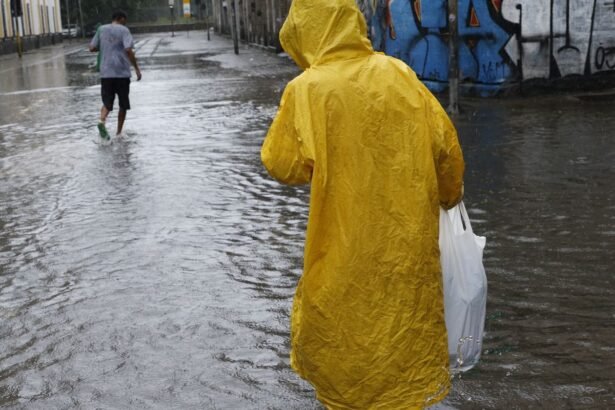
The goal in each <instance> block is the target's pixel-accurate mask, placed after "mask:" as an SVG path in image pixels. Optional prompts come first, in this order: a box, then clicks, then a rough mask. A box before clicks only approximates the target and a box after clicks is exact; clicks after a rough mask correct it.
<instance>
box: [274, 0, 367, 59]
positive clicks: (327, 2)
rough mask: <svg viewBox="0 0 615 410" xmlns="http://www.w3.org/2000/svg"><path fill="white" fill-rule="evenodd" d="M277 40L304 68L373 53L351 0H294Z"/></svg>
mask: <svg viewBox="0 0 615 410" xmlns="http://www.w3.org/2000/svg"><path fill="white" fill-rule="evenodd" d="M280 42H281V44H282V47H283V48H284V50H285V51H286V52H287V53H288V54H289V55H290V56H291V57H292V59H293V60H294V61H295V63H297V65H298V66H299V67H301V68H302V69H304V70H305V69H307V68H309V67H311V66H314V65H318V64H325V63H328V62H331V61H335V60H347V59H351V58H358V57H361V56H364V55H368V54H371V53H373V48H372V45H371V43H370V41H369V40H368V38H367V25H366V23H365V18H364V17H363V14H361V12H360V11H359V8H358V7H357V5H356V4H355V2H354V1H353V0H294V1H293V3H292V6H291V8H290V12H289V14H288V17H287V19H286V22H285V23H284V25H283V26H282V29H281V31H280Z"/></svg>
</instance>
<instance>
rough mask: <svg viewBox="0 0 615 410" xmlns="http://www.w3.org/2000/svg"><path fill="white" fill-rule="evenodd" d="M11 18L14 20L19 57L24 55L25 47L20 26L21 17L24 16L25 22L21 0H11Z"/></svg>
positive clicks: (14, 32)
mask: <svg viewBox="0 0 615 410" xmlns="http://www.w3.org/2000/svg"><path fill="white" fill-rule="evenodd" d="M10 5H11V20H12V22H13V34H14V35H15V41H16V42H17V54H18V55H19V58H21V57H22V55H23V49H22V44H21V33H20V28H19V18H20V17H22V23H23V9H22V7H21V6H22V4H21V0H11V2H10Z"/></svg>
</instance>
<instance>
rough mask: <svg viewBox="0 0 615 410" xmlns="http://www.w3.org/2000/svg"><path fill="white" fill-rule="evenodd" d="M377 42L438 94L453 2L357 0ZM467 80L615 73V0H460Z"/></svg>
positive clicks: (489, 85) (482, 89)
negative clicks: (449, 14) (449, 9)
mask: <svg viewBox="0 0 615 410" xmlns="http://www.w3.org/2000/svg"><path fill="white" fill-rule="evenodd" d="M357 3H358V4H359V7H360V8H361V10H362V11H363V13H364V14H365V17H366V20H367V21H368V23H369V26H370V35H371V39H372V42H373V44H374V47H375V48H376V49H378V50H380V51H384V52H386V53H387V54H389V55H392V56H394V57H397V58H400V59H402V60H404V61H405V62H406V63H408V65H410V66H411V67H412V68H413V69H414V70H415V71H416V73H417V75H418V76H419V77H420V78H421V79H422V80H423V81H425V83H426V84H427V85H428V86H429V87H430V88H432V89H433V90H436V91H441V90H443V89H445V88H446V85H447V81H448V36H447V33H448V24H449V18H448V11H447V10H448V4H447V0H357ZM457 24H458V32H459V60H460V72H461V77H462V79H463V80H464V81H465V82H467V83H470V84H472V87H473V88H474V89H475V90H477V92H479V93H480V94H483V95H489V94H494V93H497V92H498V91H499V90H501V89H502V88H503V87H505V86H506V85H507V84H511V83H515V82H519V81H525V80H531V79H558V78H562V77H567V76H574V75H577V76H591V75H595V74H597V73H600V72H605V71H613V72H614V73H615V0H458V19H457Z"/></svg>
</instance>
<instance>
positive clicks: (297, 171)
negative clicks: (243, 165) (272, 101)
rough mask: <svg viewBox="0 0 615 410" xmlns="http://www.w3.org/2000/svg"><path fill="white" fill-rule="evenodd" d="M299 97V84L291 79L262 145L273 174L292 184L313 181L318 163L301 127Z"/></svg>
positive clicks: (279, 179)
mask: <svg viewBox="0 0 615 410" xmlns="http://www.w3.org/2000/svg"><path fill="white" fill-rule="evenodd" d="M296 101H297V99H296V98H295V86H294V83H293V82H291V83H290V84H289V85H288V86H287V87H286V90H284V95H283V96H282V102H281V103H280V108H279V110H278V113H277V115H276V117H275V119H274V120H273V124H272V125H271V128H270V129H269V132H268V133H267V137H266V138H265V142H264V143H263V147H262V149H261V160H262V161H263V164H264V165H265V168H267V171H269V174H270V175H271V176H272V177H273V178H275V179H276V180H278V181H279V182H282V183H284V184H289V185H301V184H307V183H309V182H310V181H311V179H312V169H313V163H314V161H313V158H309V156H308V155H307V154H306V152H307V149H306V147H305V141H303V140H302V138H301V136H300V135H299V132H298V131H297V127H296V122H297V117H296V116H297V115H298V113H297V112H296ZM306 109H309V107H306Z"/></svg>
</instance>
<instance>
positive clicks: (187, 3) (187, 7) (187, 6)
mask: <svg viewBox="0 0 615 410" xmlns="http://www.w3.org/2000/svg"><path fill="white" fill-rule="evenodd" d="M191 15H192V13H191V12H190V0H184V17H190V16H191Z"/></svg>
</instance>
